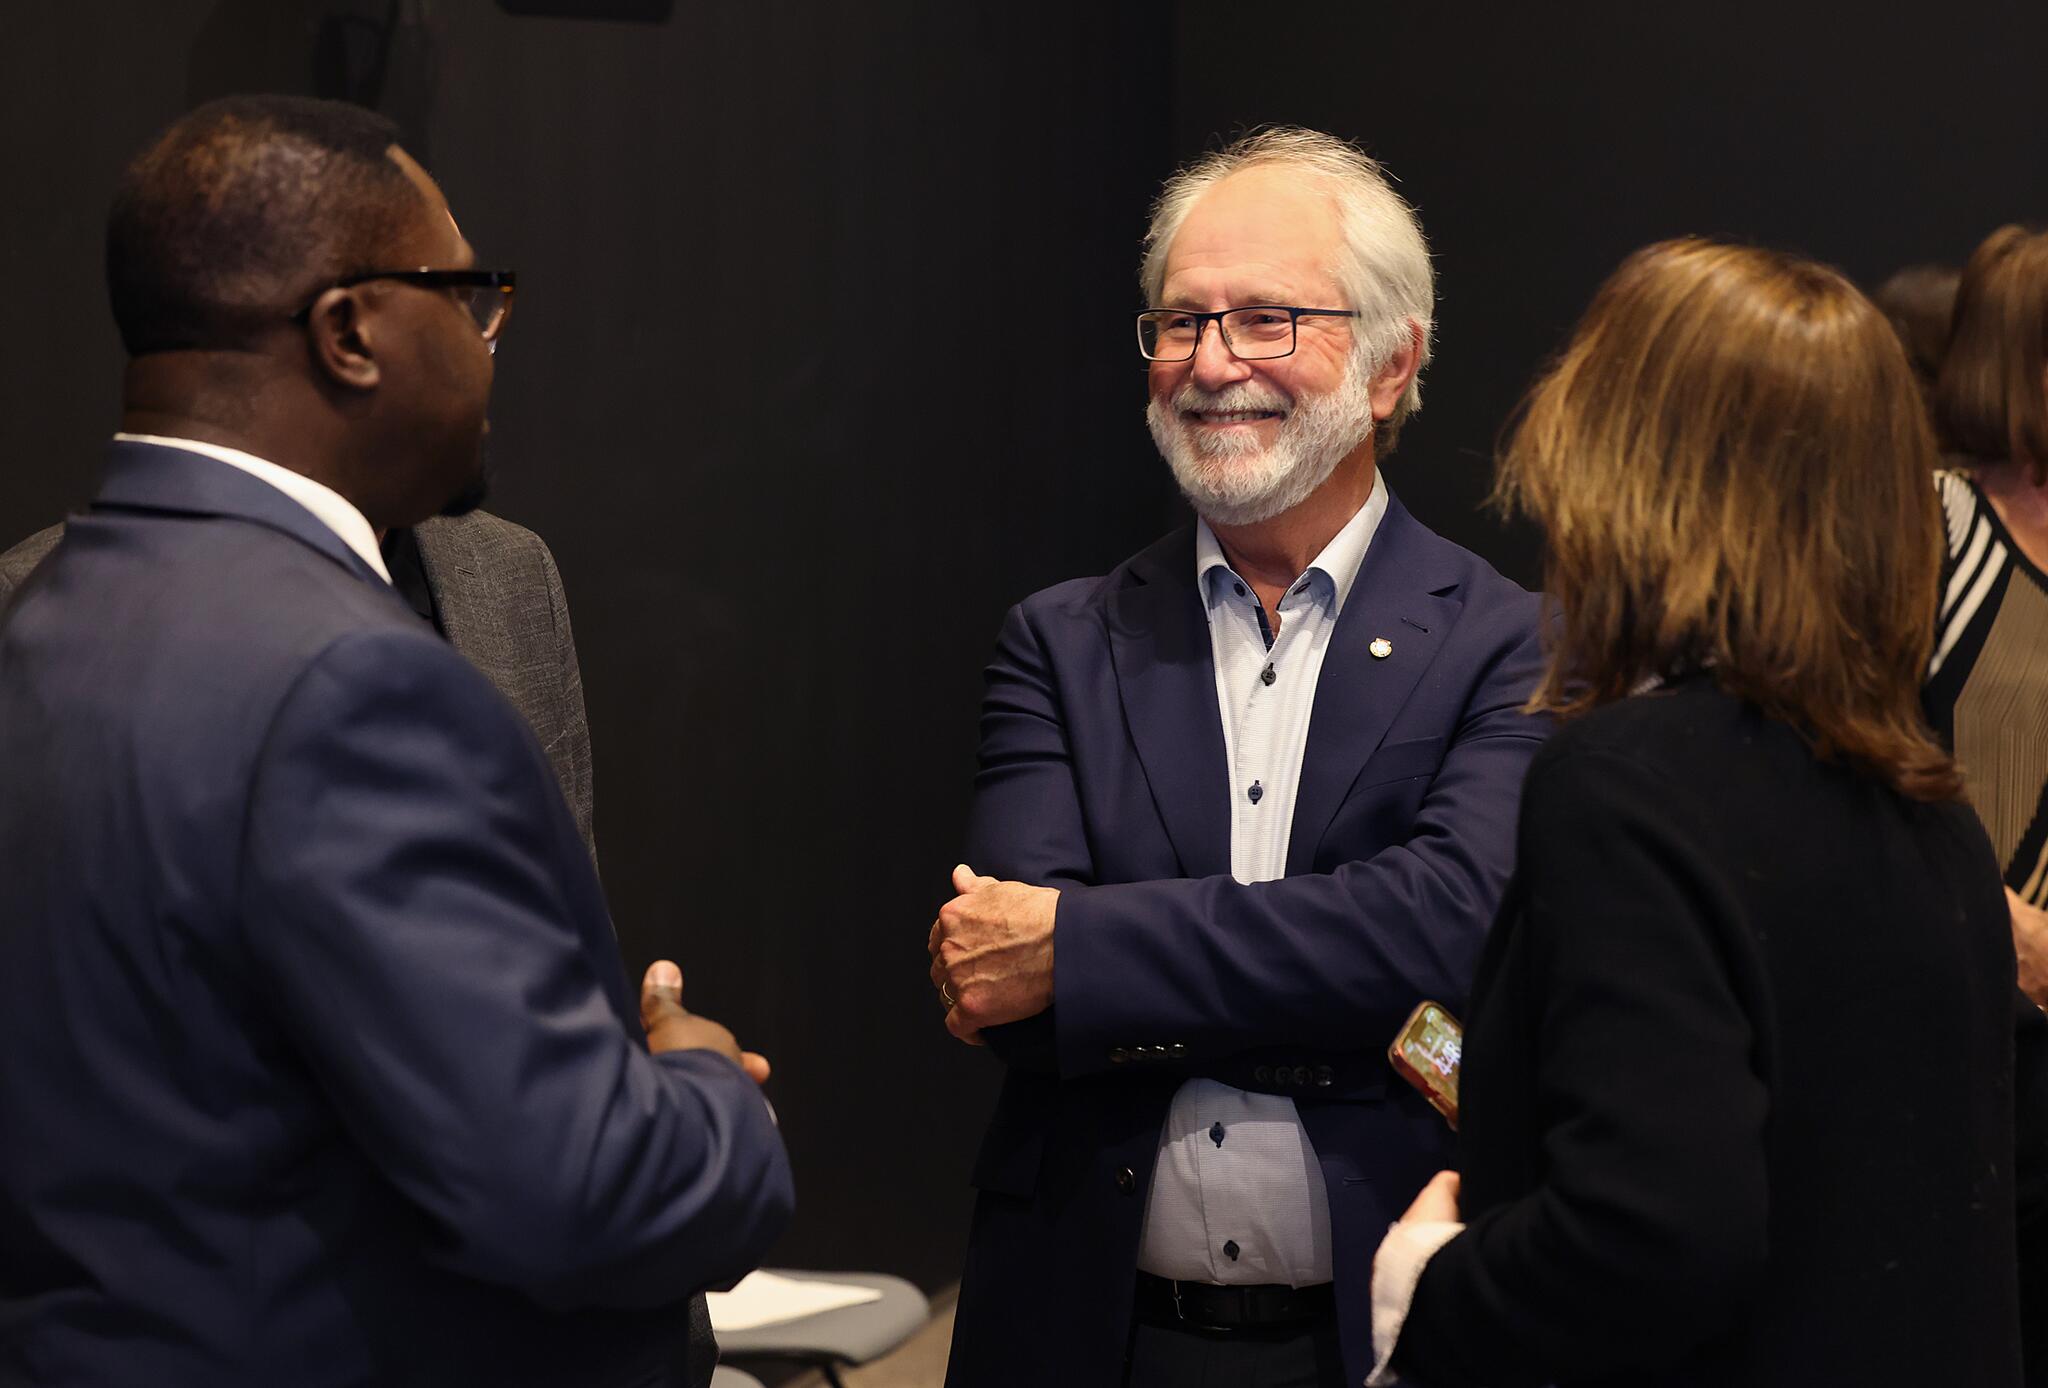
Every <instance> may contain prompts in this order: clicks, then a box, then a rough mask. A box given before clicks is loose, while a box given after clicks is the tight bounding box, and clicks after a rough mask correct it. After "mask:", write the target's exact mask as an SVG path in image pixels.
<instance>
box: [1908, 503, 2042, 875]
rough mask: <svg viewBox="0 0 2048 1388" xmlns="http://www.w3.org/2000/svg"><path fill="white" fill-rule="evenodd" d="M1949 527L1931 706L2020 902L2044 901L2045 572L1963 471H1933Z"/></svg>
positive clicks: (1929, 678)
mask: <svg viewBox="0 0 2048 1388" xmlns="http://www.w3.org/2000/svg"><path fill="white" fill-rule="evenodd" d="M1935 485H1936V486H1937V488H1938V489H1939V490H1940V494H1941V505H1942V511H1943V513H1944V515H1945V516H1946V519H1947V522H1948V557H1947V561H1946V563H1945V565H1944V568H1943V583H1942V590H1941V608H1940V614H1939V617H1938V619H1937V621H1936V623H1935V632H1934V653H1933V656H1932V658H1931V659H1930V660H1929V662H1928V672H1927V711H1928V716H1929V718H1930V719H1931V720H1932V721H1933V723H1934V725H1935V728H1936V729H1937V730H1938V731H1939V732H1941V733H1942V734H1943V736H1944V737H1946V738H1947V739H1948V741H1949V743H1950V745H1951V746H1952V747H1953V748H1954V750H1955V755H1956V759H1957V761H1959V762H1961V763H1962V767H1963V776H1964V779H1965V780H1966V781H1967V783H1968V785H1969V792H1970V802H1971V804H1972V805H1973V806H1975V808H1976V810H1977V815H1978V818H1980V819H1981V820H1983V822H1984V828H1985V830H1986V831H1987V832H1988V833H1989V834H1990V835H1991V843H1992V847H1993V848H1995V849H1996V850H1997V852H1998V858H1999V861H2000V863H2002V864H2003V865H2004V867H2005V882H2006V885H2007V886H2009V887H2011V888H2012V889H2013V891H2015V892H2017V893H2018V894H2019V895H2020V896H2021V897H2022V898H2023V899H2024V900H2026V901H2028V902H2030V903H2032V904H2033V905H2036V906H2043V905H2048V575H2044V574H2043V573H2042V572H2041V570H2040V569H2038V568H2036V567H2035V566H2034V564H2033V563H2032V562H2031V561H2029V560H2028V559H2027V557H2026V556H2025V555H2024V554H2022V553H2021V552H2020V550H2019V547H2018V546H2017V545H2016V544H2014V543H2013V540H2012V537H2011V536H2010V535H2009V534H2008V533H2007V532H2006V529H2005V526H2004V525H2003V524H2002V523H2001V522H2000V521H1999V519H1998V514H1997V512H1996V511H1995V510H1994V509H1993V508H1992V506H1991V504H1990V502H1988V501H1987V500H1986V499H1985V498H1984V494H1983V493H1982V492H1980V491H1978V490H1977V488H1976V486H1975V485H1974V484H1972V483H1971V481H1970V480H1969V478H1968V477H1967V476H1965V475H1964V474H1962V473H1959V472H1941V473H1937V474H1936V476H1935Z"/></svg>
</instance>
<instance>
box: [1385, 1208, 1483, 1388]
mask: <svg viewBox="0 0 2048 1388" xmlns="http://www.w3.org/2000/svg"><path fill="white" fill-rule="evenodd" d="M1464 1228H1465V1226H1464V1225H1462V1224H1457V1223H1453V1222H1452V1221H1450V1220H1419V1221H1417V1222H1415V1223H1413V1224H1410V1223H1407V1222H1405V1221H1404V1222H1402V1223H1399V1224H1395V1225H1393V1226H1391V1227H1390V1228H1388V1230H1387V1236H1386V1237H1385V1238H1384V1239H1381V1240H1380V1247H1379V1251H1378V1252H1377V1253H1375V1254H1373V1258H1372V1356H1373V1357H1372V1376H1371V1377H1369V1378H1367V1379H1366V1381H1365V1388H1394V1385H1397V1384H1399V1383H1400V1382H1401V1376H1400V1375H1399V1374H1397V1373H1395V1372H1394V1371H1393V1370H1391V1369H1389V1368H1388V1367H1387V1361H1388V1360H1390V1359H1392V1358H1393V1357H1394V1342H1395V1341H1397V1340H1399V1339H1400V1338H1401V1327H1402V1326H1403V1325H1404V1324H1406V1322H1407V1320H1408V1306H1409V1303H1411V1302H1413V1301H1414V1300H1415V1284H1416V1282H1418V1281H1420V1280H1421V1278H1422V1269H1423V1268H1425V1267H1427V1266H1428V1265H1429V1260H1430V1259H1431V1258H1433V1257H1435V1256H1436V1251H1437V1250H1438V1249H1439V1248H1442V1247H1443V1246H1444V1245H1445V1244H1447V1243H1449V1242H1450V1241H1451V1240H1452V1239H1454V1238H1456V1237H1457V1236H1458V1235H1459V1234H1460V1233H1461V1232H1463V1230H1464Z"/></svg>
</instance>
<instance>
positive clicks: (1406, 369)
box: [1368, 318, 1422, 419]
mask: <svg viewBox="0 0 2048 1388" xmlns="http://www.w3.org/2000/svg"><path fill="white" fill-rule="evenodd" d="M1421 367H1422V324H1420V323H1418V322H1416V321H1415V320H1414V319H1413V318H1411V319H1409V320H1408V341H1407V342H1405V343H1403V344H1402V345H1401V346H1399V347H1397V348H1395V349H1394V355H1392V356H1391V357H1388V358H1387V360H1386V363H1385V364H1384V365H1382V366H1381V367H1380V369H1379V370H1378V371H1375V372H1374V373H1373V376H1372V384H1371V385H1370V387H1368V389H1369V390H1370V391H1371V393H1372V417H1373V418H1374V419H1386V418H1387V417H1389V416H1390V415H1392V414H1393V413H1394V407H1395V406H1396V405H1398V404H1400V403H1401V396H1402V394H1403V392H1405V391H1406V390H1407V389H1408V383H1409V382H1410V381H1412V380H1414V379H1415V373H1416V372H1417V371H1418V370H1420V369H1421Z"/></svg>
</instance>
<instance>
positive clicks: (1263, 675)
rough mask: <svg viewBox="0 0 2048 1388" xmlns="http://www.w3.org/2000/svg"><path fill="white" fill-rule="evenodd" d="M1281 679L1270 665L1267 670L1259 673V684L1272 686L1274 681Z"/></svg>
mask: <svg viewBox="0 0 2048 1388" xmlns="http://www.w3.org/2000/svg"><path fill="white" fill-rule="evenodd" d="M1279 678H1280V677H1279V676H1278V675H1276V674H1274V673H1273V667H1272V666H1270V665H1268V666H1267V667H1266V668H1265V669H1263V670H1261V671H1259V683H1261V684H1271V683H1272V682H1273V681H1274V680H1277V679H1279Z"/></svg>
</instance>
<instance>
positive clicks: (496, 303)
mask: <svg viewBox="0 0 2048 1388" xmlns="http://www.w3.org/2000/svg"><path fill="white" fill-rule="evenodd" d="M518 278H519V277H518V276H517V275H516V274H515V273H514V272H513V271H511V270H430V269H427V268H426V267H424V266H422V267H421V268H420V269H417V270H365V271H364V272H363V273H361V274H358V275H345V276H343V277H342V278H341V279H338V280H336V281H334V283H332V284H330V285H328V286H326V287H325V288H323V289H322V290H321V291H320V293H321V294H325V293H326V292H327V290H329V289H350V288H353V287H354V286H356V285H359V284H368V283H369V282H370V281H371V280H395V281H397V282H398V283H400V284H412V285H418V286H419V287H420V288H422V289H449V290H458V291H461V292H460V293H458V294H456V296H455V298H456V301H457V302H458V303H460V304H461V305H462V306H463V307H464V308H466V309H468V310H469V316H470V317H471V318H472V319H473V320H475V322H476V328H477V331H478V332H480V333H482V334H483V335H484V341H485V342H487V343H489V344H490V347H491V350H492V351H493V352H496V351H497V350H498V335H499V334H500V333H502V332H504V331H505V320H506V319H507V318H510V317H511V316H512V291H513V289H514V287H515V286H516V285H517V283H518ZM315 297H316V298H317V297H318V295H316V296H315ZM312 316H313V305H311V304H307V305H306V306H305V307H304V308H302V309H300V310H299V311H298V312H297V313H295V314H293V315H292V321H293V322H294V323H304V322H306V321H307V320H308V319H310V318H311V317H312Z"/></svg>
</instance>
